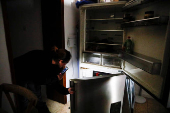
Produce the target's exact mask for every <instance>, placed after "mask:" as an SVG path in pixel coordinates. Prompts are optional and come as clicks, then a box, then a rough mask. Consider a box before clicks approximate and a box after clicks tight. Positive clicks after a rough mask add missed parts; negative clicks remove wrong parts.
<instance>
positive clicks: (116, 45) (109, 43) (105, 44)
mask: <svg viewBox="0 0 170 113" xmlns="http://www.w3.org/2000/svg"><path fill="white" fill-rule="evenodd" d="M85 43H89V44H99V45H100V44H101V45H111V46H117V45H120V46H121V45H122V44H120V43H119V44H118V43H116V44H115V43H114V44H112V43H96V42H85Z"/></svg>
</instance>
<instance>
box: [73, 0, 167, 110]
mask: <svg viewBox="0 0 170 113" xmlns="http://www.w3.org/2000/svg"><path fill="white" fill-rule="evenodd" d="M169 4H170V1H168V0H151V1H149V0H127V1H118V2H106V3H94V4H85V5H83V6H81V7H80V9H79V10H80V44H79V78H78V79H71V80H70V86H71V87H74V88H75V94H74V95H71V113H78V112H79V113H80V112H81V113H83V112H84V113H85V112H86V113H87V112H89V113H91V112H93V113H112V108H115V107H117V108H118V111H114V112H115V113H121V112H124V110H123V109H124V108H125V107H126V109H127V108H128V110H125V113H126V112H127V113H128V112H129V113H130V112H131V113H132V112H133V109H134V101H135V95H139V96H145V97H149V98H154V99H155V100H157V101H158V102H160V103H161V104H163V105H164V106H165V107H170V106H168V105H170V101H169V87H170V84H169V82H168V79H169V76H168V73H169V70H168V69H169V58H170V55H169V52H168V50H169V48H170V47H169V44H168V43H169V40H170V39H169V38H170V37H169V33H170V31H169V30H170V25H169V23H170V21H169V15H170V8H169ZM129 36H130V37H131V40H132V41H133V43H134V47H133V53H127V52H125V51H122V47H123V45H124V43H125V41H126V40H127V37H129ZM94 72H98V73H107V74H104V75H103V74H101V76H100V74H97V76H95V75H94ZM117 81H118V82H117ZM111 84H112V85H113V86H112V85H111ZM88 89H89V90H88ZM112 99H113V100H112ZM125 103H126V105H127V106H128V107H127V106H124V105H125ZM114 112H113V113H114Z"/></svg>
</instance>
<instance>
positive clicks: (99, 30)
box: [87, 29, 124, 32]
mask: <svg viewBox="0 0 170 113" xmlns="http://www.w3.org/2000/svg"><path fill="white" fill-rule="evenodd" d="M87 31H107V32H120V31H121V32H123V31H124V30H99V29H95V30H90V29H89V30H87Z"/></svg>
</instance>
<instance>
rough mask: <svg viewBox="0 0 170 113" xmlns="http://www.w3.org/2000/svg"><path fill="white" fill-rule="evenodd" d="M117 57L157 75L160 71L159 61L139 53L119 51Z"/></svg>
mask: <svg viewBox="0 0 170 113" xmlns="http://www.w3.org/2000/svg"><path fill="white" fill-rule="evenodd" d="M119 57H120V58H121V59H123V60H125V61H127V62H129V63H130V64H132V65H134V66H136V67H138V68H140V69H142V70H144V71H146V72H148V73H150V74H156V75H159V74H160V71H161V61H160V60H158V59H154V58H152V57H148V56H145V55H142V54H139V53H135V52H134V53H133V54H129V53H126V52H123V51H121V52H120V55H119Z"/></svg>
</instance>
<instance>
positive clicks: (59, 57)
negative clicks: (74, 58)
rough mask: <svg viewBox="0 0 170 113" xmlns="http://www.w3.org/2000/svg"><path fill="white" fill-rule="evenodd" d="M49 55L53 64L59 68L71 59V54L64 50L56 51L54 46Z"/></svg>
mask: <svg viewBox="0 0 170 113" xmlns="http://www.w3.org/2000/svg"><path fill="white" fill-rule="evenodd" d="M51 53H52V54H51V56H52V60H53V62H55V63H54V64H57V65H59V67H60V68H61V67H63V66H65V65H66V64H67V63H68V62H69V61H70V59H71V54H70V52H69V51H67V50H66V49H58V48H57V47H56V46H55V47H54V48H53V50H52V52H51Z"/></svg>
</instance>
